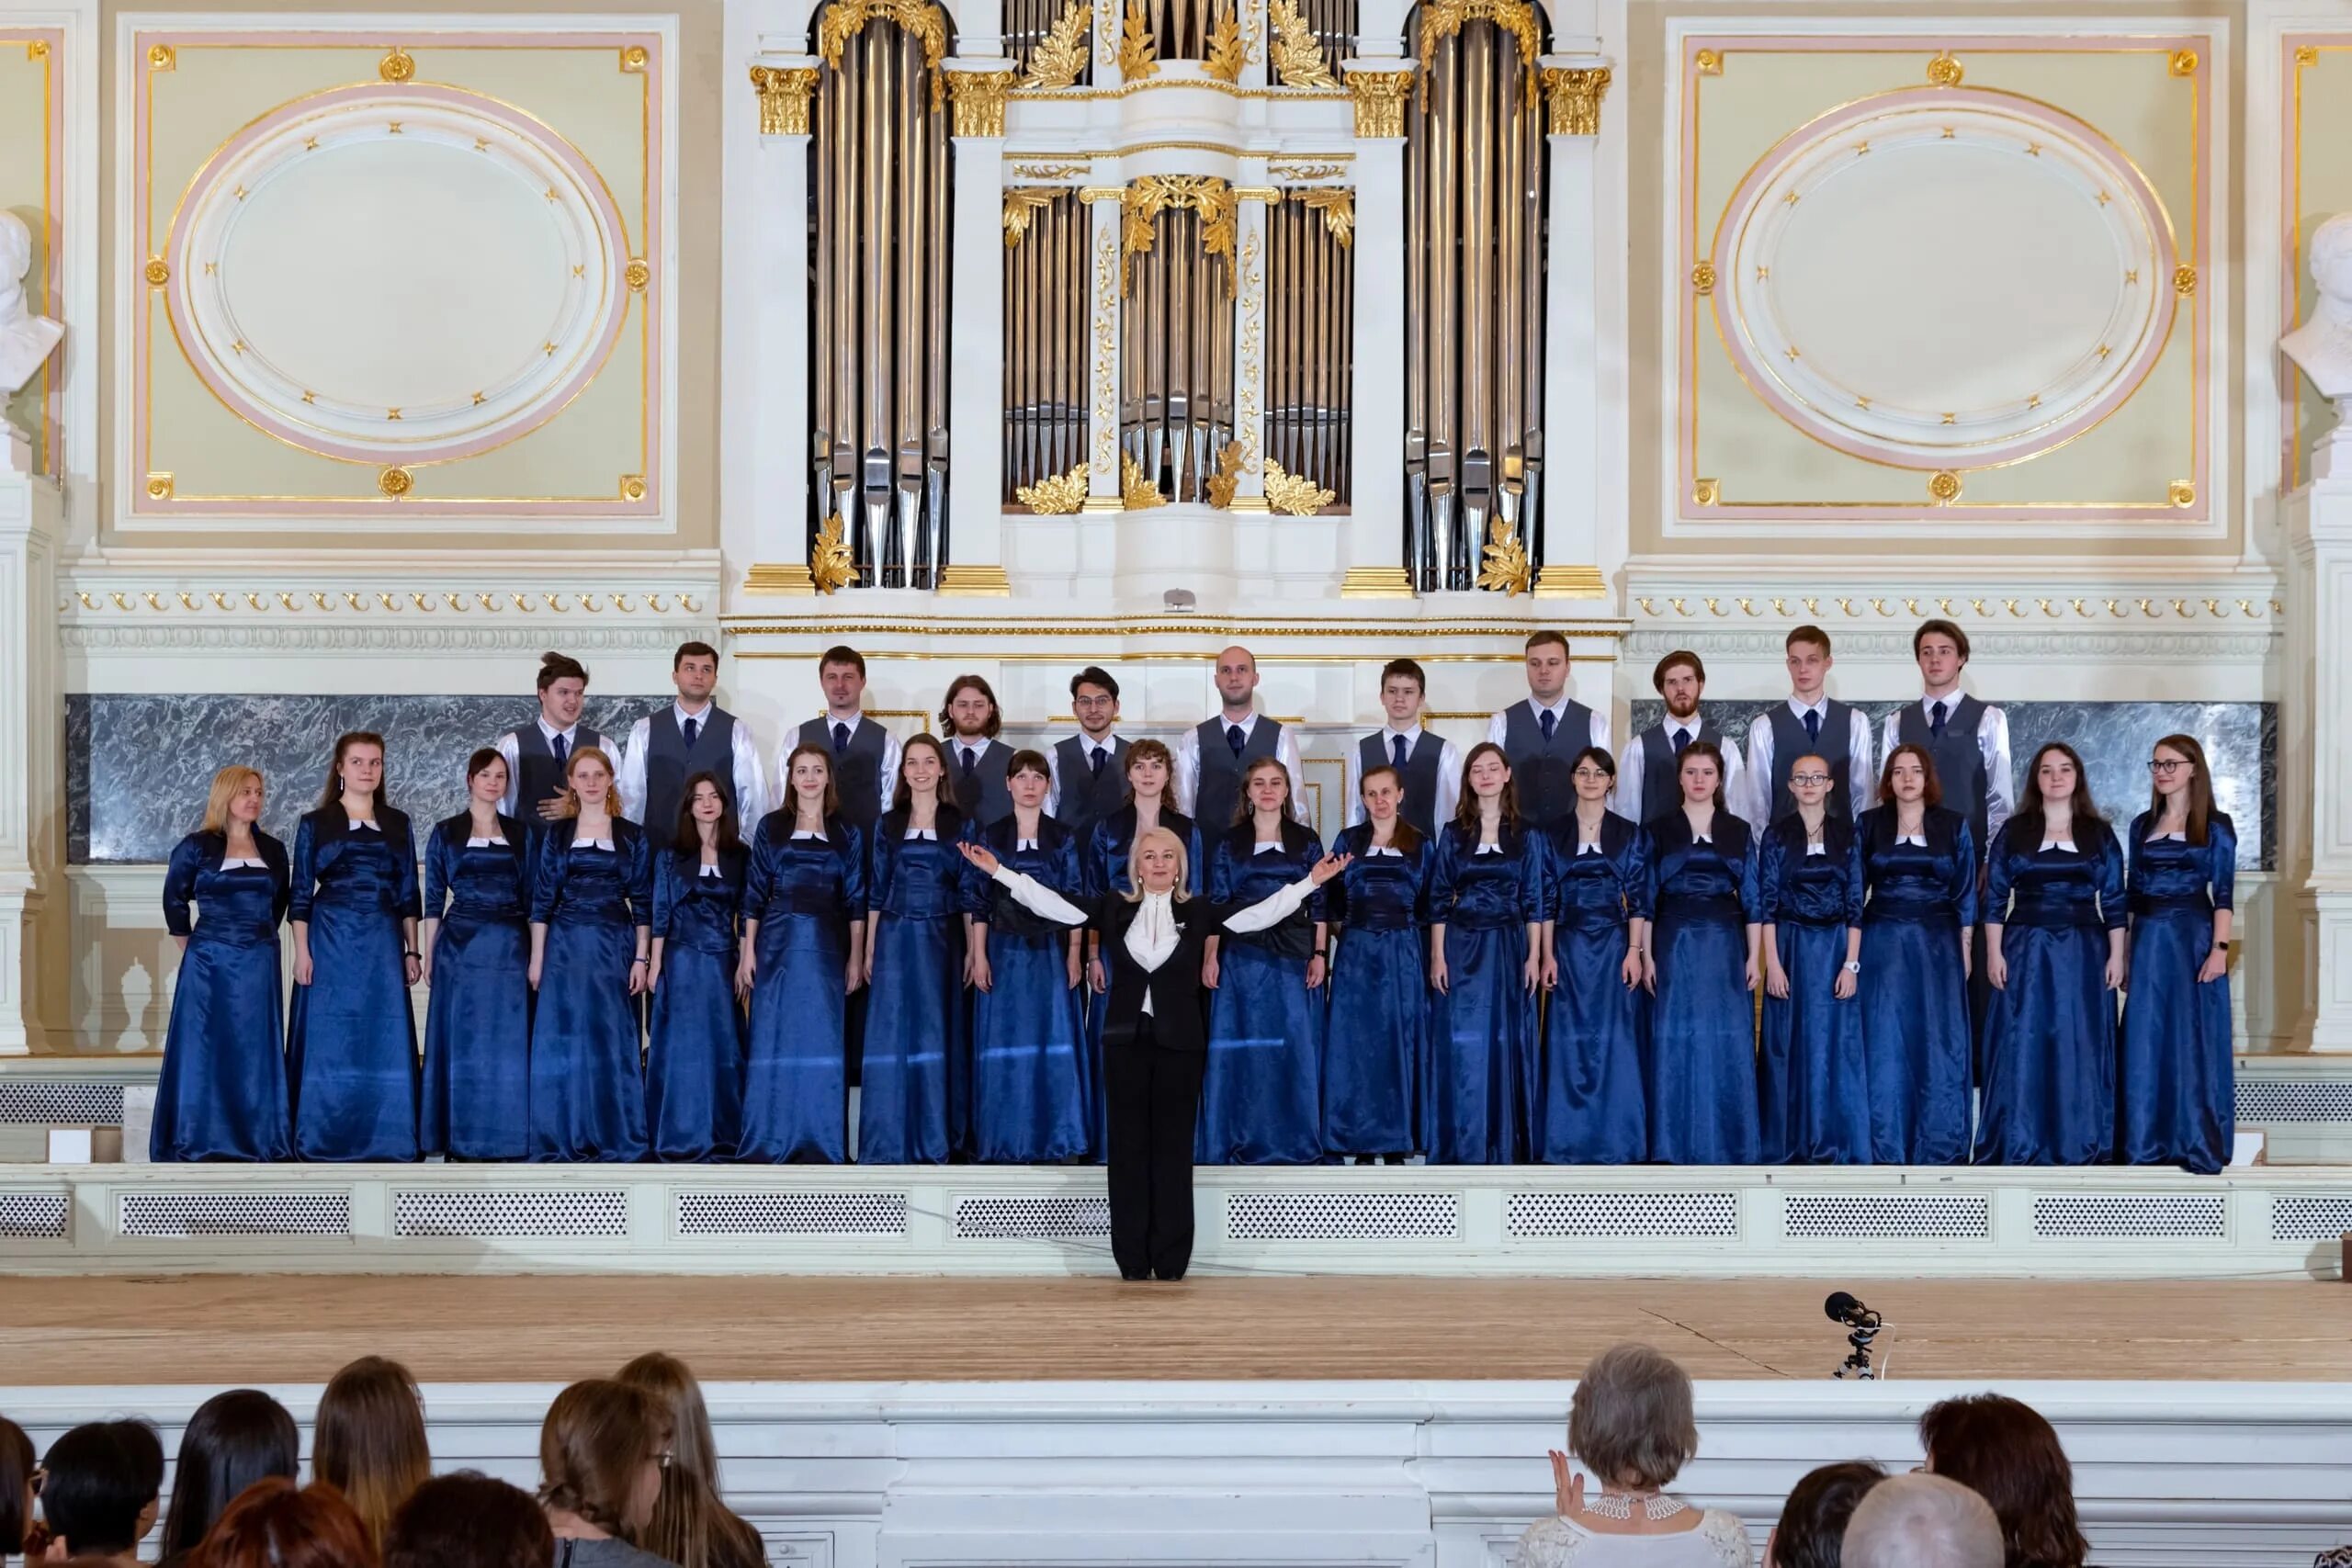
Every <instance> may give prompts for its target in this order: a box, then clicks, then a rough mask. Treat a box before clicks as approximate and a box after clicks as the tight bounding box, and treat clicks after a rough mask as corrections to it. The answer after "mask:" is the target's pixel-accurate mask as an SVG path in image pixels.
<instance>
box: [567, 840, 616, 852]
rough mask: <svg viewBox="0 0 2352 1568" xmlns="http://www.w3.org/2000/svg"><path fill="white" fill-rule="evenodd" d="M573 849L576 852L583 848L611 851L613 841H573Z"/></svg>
mask: <svg viewBox="0 0 2352 1568" xmlns="http://www.w3.org/2000/svg"><path fill="white" fill-rule="evenodd" d="M571 847H572V848H573V849H575V850H577V849H582V848H585V849H591V850H609V849H611V848H612V847H613V841H612V840H610V839H574V840H571Z"/></svg>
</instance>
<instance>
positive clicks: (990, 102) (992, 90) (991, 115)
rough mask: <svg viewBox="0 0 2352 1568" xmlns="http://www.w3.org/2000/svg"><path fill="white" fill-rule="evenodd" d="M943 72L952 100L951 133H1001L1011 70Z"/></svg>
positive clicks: (977, 134)
mask: <svg viewBox="0 0 2352 1568" xmlns="http://www.w3.org/2000/svg"><path fill="white" fill-rule="evenodd" d="M945 74H946V77H947V91H948V95H949V96H951V97H952V98H954V100H955V103H956V129H955V133H956V135H958V136H1002V135H1003V134H1004V96H1005V95H1006V94H1007V93H1010V92H1011V91H1012V71H1011V70H1010V69H1007V70H1003V71H950V72H947V73H945Z"/></svg>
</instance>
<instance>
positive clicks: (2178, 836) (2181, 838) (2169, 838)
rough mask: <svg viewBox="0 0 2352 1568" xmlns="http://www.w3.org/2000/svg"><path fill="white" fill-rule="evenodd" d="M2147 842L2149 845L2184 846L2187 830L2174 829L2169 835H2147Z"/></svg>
mask: <svg viewBox="0 0 2352 1568" xmlns="http://www.w3.org/2000/svg"><path fill="white" fill-rule="evenodd" d="M2148 841H2149V842H2150V843H2160V842H2169V843H2175V844H2185V843H2187V842H2188V829H2186V828H2176V829H2173V830H2172V831H2171V832H2169V833H2151V834H2149V835H2148Z"/></svg>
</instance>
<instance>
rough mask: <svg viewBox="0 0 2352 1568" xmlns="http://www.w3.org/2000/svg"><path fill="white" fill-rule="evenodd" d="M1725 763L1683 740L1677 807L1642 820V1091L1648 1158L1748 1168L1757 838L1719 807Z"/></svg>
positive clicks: (1752, 1122)
mask: <svg viewBox="0 0 2352 1568" xmlns="http://www.w3.org/2000/svg"><path fill="white" fill-rule="evenodd" d="M1723 766H1724V764H1723V753H1722V752H1720V751H1718V750H1716V749H1715V746H1714V744H1713V742H1712V741H1707V740H1694V741H1692V742H1691V744H1690V746H1689V747H1688V748H1686V749H1685V750H1684V751H1683V753H1682V766H1681V769H1680V772H1679V775H1678V781H1679V784H1680V785H1681V789H1682V804H1681V807H1680V808H1679V810H1677V809H1669V810H1668V812H1667V813H1666V814H1665V815H1664V816H1662V817H1658V818H1653V819H1652V820H1651V822H1650V824H1649V829H1648V831H1649V834H1650V840H1651V842H1650V899H1649V901H1650V924H1649V927H1648V930H1647V931H1646V932H1645V936H1646V937H1647V939H1648V945H1647V946H1646V947H1645V949H1644V951H1643V954H1642V984H1643V985H1644V986H1645V987H1647V988H1648V990H1649V992H1650V995H1651V998H1652V1000H1651V1004H1650V1027H1649V1032H1648V1034H1647V1036H1646V1037H1645V1041H1644V1045H1643V1050H1644V1055H1643V1068H1642V1088H1643V1091H1644V1093H1645V1095H1646V1096H1647V1098H1648V1101H1649V1117H1650V1158H1651V1159H1653V1160H1655V1161H1657V1162H1658V1163H1660V1164H1663V1165H1753V1164H1755V1163H1756V1162H1757V1161H1758V1159H1760V1158H1762V1157H1763V1147H1764V1136H1763V1129H1762V1127H1761V1125H1760V1123H1759V1121H1758V1115H1757V1108H1756V1032H1755V1024H1754V1020H1755V1016H1756V1013H1755V1004H1754V1002H1753V1000H1752V999H1751V998H1752V997H1753V995H1754V992H1755V990H1756V984H1757V980H1758V966H1759V961H1758V948H1759V946H1760V945H1761V940H1762V936H1763V925H1762V919H1763V899H1762V897H1761V895H1760V893H1759V891H1758V887H1757V864H1756V843H1755V840H1754V838H1753V836H1752V835H1750V833H1749V832H1748V830H1747V823H1745V822H1743V821H1741V820H1740V819H1739V818H1736V817H1735V816H1733V815H1732V814H1731V812H1730V811H1729V810H1728V809H1727V808H1725V807H1723V806H1722V805H1721V804H1719V802H1720V799H1721V795H1722V791H1723V777H1724V774H1723Z"/></svg>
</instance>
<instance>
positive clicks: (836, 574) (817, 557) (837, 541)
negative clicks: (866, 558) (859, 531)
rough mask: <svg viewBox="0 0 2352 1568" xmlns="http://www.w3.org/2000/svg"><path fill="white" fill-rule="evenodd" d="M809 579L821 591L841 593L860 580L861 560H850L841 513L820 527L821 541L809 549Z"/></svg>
mask: <svg viewBox="0 0 2352 1568" xmlns="http://www.w3.org/2000/svg"><path fill="white" fill-rule="evenodd" d="M809 581H810V582H812V583H814V584H815V585H816V588H817V592H820V593H837V592H840V591H841V590H842V587H844V586H845V585H847V584H849V583H852V582H855V581H857V563H856V562H855V561H854V560H852V559H850V555H849V546H848V545H847V544H845V543H844V542H842V520H841V518H840V516H839V515H838V514H836V515H834V516H831V517H828V518H826V519H825V523H824V526H823V527H821V528H819V529H818V530H817V543H816V545H815V546H814V547H812V548H811V549H810V550H809Z"/></svg>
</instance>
